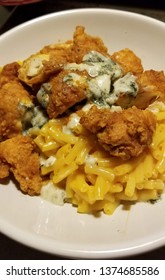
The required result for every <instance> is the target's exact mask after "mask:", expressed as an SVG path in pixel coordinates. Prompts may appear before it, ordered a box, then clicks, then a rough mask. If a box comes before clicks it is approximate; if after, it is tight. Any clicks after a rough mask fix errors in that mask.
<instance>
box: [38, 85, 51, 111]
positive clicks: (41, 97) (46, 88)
mask: <svg viewBox="0 0 165 280" xmlns="http://www.w3.org/2000/svg"><path fill="white" fill-rule="evenodd" d="M51 88H52V86H51V84H50V83H43V84H42V85H41V87H40V89H39V91H38V92H37V100H38V102H39V103H40V104H41V105H42V107H43V108H46V107H47V105H48V102H49V93H50V92H51Z"/></svg>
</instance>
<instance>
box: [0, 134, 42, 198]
mask: <svg viewBox="0 0 165 280" xmlns="http://www.w3.org/2000/svg"><path fill="white" fill-rule="evenodd" d="M9 172H12V173H13V174H14V177H15V179H16V180H17V181H18V183H19V185H20V189H21V190H22V191H23V192H24V193H28V194H29V195H36V194H39V193H40V189H41V177H40V163H39V156H38V154H37V153H36V152H35V144H34V142H33V140H32V139H31V138H30V137H26V136H22V135H18V136H16V137H13V138H11V139H8V140H6V141H4V142H1V143H0V178H5V177H7V176H8V175H9Z"/></svg>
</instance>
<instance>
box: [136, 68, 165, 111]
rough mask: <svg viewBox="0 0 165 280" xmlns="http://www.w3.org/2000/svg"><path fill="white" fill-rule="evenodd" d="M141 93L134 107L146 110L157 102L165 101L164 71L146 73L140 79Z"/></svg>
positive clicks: (148, 71)
mask: <svg viewBox="0 0 165 280" xmlns="http://www.w3.org/2000/svg"><path fill="white" fill-rule="evenodd" d="M138 84H139V92H138V94H137V96H136V98H135V100H134V105H135V106H136V107H138V108H141V109H145V108H147V107H148V106H149V105H150V104H151V103H153V102H154V101H155V100H158V101H165V75H164V72H163V71H155V70H147V71H144V72H143V73H142V74H141V75H140V77H139V79H138Z"/></svg>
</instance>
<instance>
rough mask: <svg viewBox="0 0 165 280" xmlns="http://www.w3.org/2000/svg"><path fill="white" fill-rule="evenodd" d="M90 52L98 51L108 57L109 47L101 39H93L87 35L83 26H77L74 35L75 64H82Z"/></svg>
mask: <svg viewBox="0 0 165 280" xmlns="http://www.w3.org/2000/svg"><path fill="white" fill-rule="evenodd" d="M89 51H97V52H100V53H102V54H103V55H108V50H107V47H106V46H105V45H104V43H103V41H102V40H101V39H100V38H99V37H93V36H90V35H88V34H86V33H85V28H84V27H83V26H77V27H76V30H75V32H74V35H73V53H74V56H75V62H76V63H80V62H81V61H82V58H83V56H84V55H85V54H87V53H88V52H89Z"/></svg>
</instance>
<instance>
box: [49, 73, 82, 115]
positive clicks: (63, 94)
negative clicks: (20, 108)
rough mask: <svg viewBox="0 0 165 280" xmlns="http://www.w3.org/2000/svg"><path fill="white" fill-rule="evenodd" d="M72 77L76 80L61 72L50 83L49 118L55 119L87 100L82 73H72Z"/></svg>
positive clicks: (69, 74)
mask: <svg viewBox="0 0 165 280" xmlns="http://www.w3.org/2000/svg"><path fill="white" fill-rule="evenodd" d="M72 75H75V77H76V78H77V77H78V78H77V79H76V78H75V79H72V76H71V73H70V72H68V71H67V70H63V71H61V72H60V74H59V75H57V76H56V77H54V78H53V79H52V80H51V81H50V84H51V94H50V96H49V102H48V106H47V113H48V115H49V118H56V117H57V116H59V115H61V114H62V113H64V112H65V111H67V109H69V108H70V107H72V106H73V105H75V104H76V103H78V102H80V101H82V100H84V99H86V98H87V97H86V94H85V90H86V87H87V85H86V81H85V78H84V77H85V76H84V72H79V73H76V72H74V71H72ZM81 77H82V79H81Z"/></svg>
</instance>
